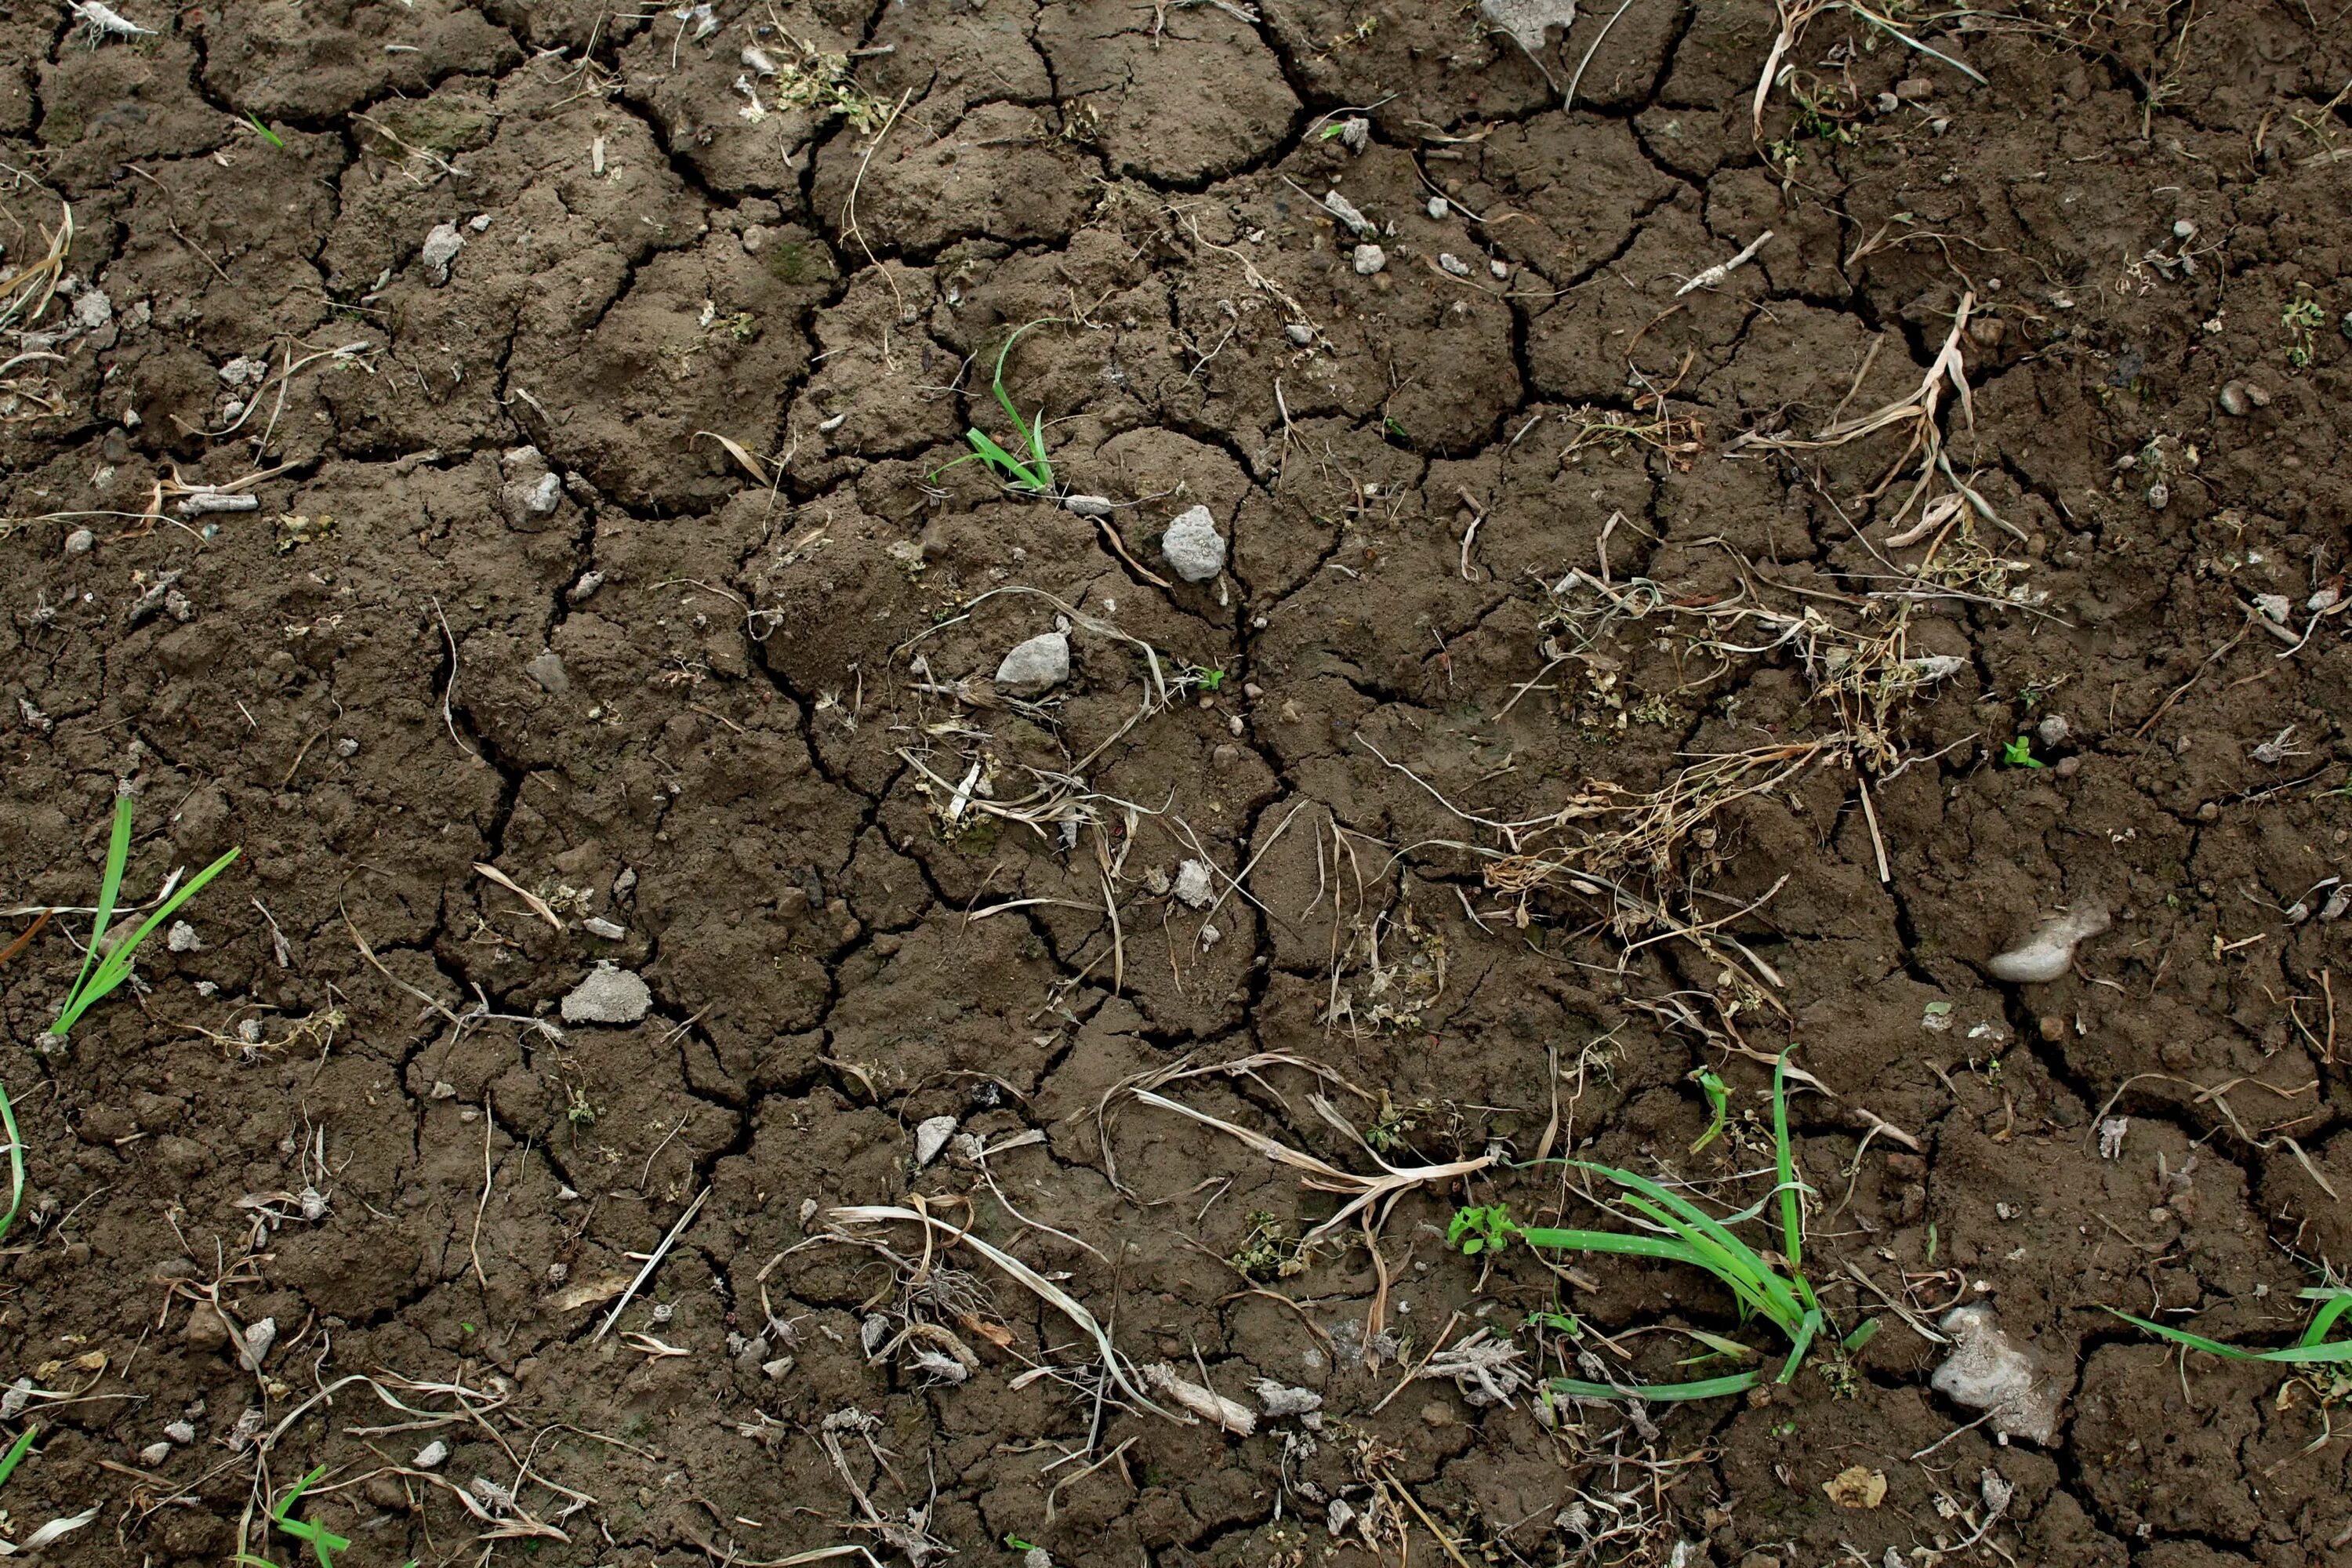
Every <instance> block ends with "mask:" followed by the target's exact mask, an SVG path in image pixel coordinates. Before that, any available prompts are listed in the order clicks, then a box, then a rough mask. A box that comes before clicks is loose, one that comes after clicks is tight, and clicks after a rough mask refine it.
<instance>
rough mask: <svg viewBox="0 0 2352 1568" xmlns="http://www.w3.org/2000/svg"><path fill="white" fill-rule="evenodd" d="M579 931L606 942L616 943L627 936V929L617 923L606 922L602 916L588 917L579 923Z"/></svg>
mask: <svg viewBox="0 0 2352 1568" xmlns="http://www.w3.org/2000/svg"><path fill="white" fill-rule="evenodd" d="M580 929H581V930H583V931H586V932H587V933H588V934H589V935H590V936H601V937H603V938H604V940H605V941H606V942H618V941H620V940H621V939H622V938H623V937H625V936H626V935H628V934H629V928H628V927H626V926H625V925H623V924H621V923H620V922H619V921H608V920H606V919H605V918H604V916H603V915H590V916H589V917H588V918H587V919H586V920H584V921H581V922H580Z"/></svg>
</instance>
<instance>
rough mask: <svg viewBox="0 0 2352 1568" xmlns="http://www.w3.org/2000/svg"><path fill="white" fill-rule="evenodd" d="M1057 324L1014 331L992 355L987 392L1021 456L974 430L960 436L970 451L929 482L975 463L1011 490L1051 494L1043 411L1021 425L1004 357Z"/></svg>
mask: <svg viewBox="0 0 2352 1568" xmlns="http://www.w3.org/2000/svg"><path fill="white" fill-rule="evenodd" d="M1059 320H1060V318H1059V317H1056V316H1047V317H1045V318H1043V319H1041V320H1038V321H1031V322H1028V323H1027V324H1025V325H1024V326H1021V327H1018V328H1016V329H1014V331H1013V335H1012V336H1011V337H1009V338H1007V339H1005V340H1004V346H1003V348H1001V349H999V350H997V351H996V376H995V379H994V381H993V382H992V384H991V386H990V390H991V391H992V392H994V393H995V394H996V401H997V403H998V404H999V405H1001V406H1002V407H1003V410H1004V412H1005V415H1006V416H1007V417H1009V418H1010V419H1011V420H1012V421H1013V431H1014V433H1015V434H1016V435H1018V436H1019V437H1020V438H1021V446H1022V448H1023V452H1024V456H1023V457H1021V458H1016V457H1014V456H1013V454H1012V453H1010V452H1008V451H1006V450H1005V449H1004V448H1003V447H1001V446H999V445H997V444H996V442H995V441H994V440H993V439H992V438H991V437H989V435H988V434H987V433H986V432H985V431H982V430H981V429H979V428H977V427H974V428H972V429H969V430H966V431H965V432H964V433H963V436H964V439H965V440H967V441H969V442H971V451H970V452H968V453H966V454H965V455H964V456H962V457H961V458H956V459H955V461H954V462H950V463H942V464H941V465H940V467H938V468H934V469H933V470H931V475H930V477H931V478H933V479H937V478H938V477H939V476H940V475H941V474H943V473H945V472H947V471H948V470H949V469H950V468H954V467H955V466H956V465H957V464H958V463H969V462H971V461H973V460H975V459H977V460H978V461H980V462H982V463H984V464H986V465H987V466H988V467H989V468H991V469H992V470H993V471H994V472H995V473H996V474H997V475H999V476H1000V477H1001V478H1002V479H1003V480H1004V482H1005V483H1006V484H1008V485H1010V486H1012V487H1013V489H1018V490H1026V491H1027V492H1028V493H1029V494H1031V495H1041V496H1042V495H1051V494H1052V493H1053V490H1054V465H1053V464H1052V463H1050V462H1048V461H1047V460H1046V458H1045V410H1044V409H1042V408H1040V409H1039V410H1038V411H1037V414H1036V417H1035V418H1034V419H1032V420H1030V421H1028V422H1027V423H1025V424H1024V422H1023V421H1022V418H1021V410H1020V409H1018V408H1016V407H1015V406H1013V397H1012V395H1011V394H1010V393H1008V392H1006V391H1005V390H1004V356H1005V355H1007V354H1009V353H1012V352H1013V344H1014V343H1017V342H1020V341H1021V339H1022V337H1023V335H1024V333H1027V332H1030V331H1034V330H1035V329H1037V328H1039V327H1044V326H1050V325H1052V324H1054V323H1055V321H1059Z"/></svg>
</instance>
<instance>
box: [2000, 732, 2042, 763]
mask: <svg viewBox="0 0 2352 1568" xmlns="http://www.w3.org/2000/svg"><path fill="white" fill-rule="evenodd" d="M2000 765H2001V766H2002V767H2005V768H2038V767H2040V766H2042V763H2041V762H2040V761H2039V760H2038V759H2036V758H2035V756H2034V755H2033V742H2032V741H2030V740H2028V739H2027V738H2026V737H2024V736H2023V735H2020V736H2019V737H2017V739H2015V740H2014V741H2003V742H2001V743H2000Z"/></svg>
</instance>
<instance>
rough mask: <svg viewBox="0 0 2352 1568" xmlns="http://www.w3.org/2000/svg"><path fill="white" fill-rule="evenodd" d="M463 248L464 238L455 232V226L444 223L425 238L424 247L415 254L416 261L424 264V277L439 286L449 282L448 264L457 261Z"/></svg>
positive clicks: (464, 244)
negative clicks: (458, 254)
mask: <svg viewBox="0 0 2352 1568" xmlns="http://www.w3.org/2000/svg"><path fill="white" fill-rule="evenodd" d="M465 248H466V237H465V236H464V235H462V234H460V233H458V232H457V225H456V224H454V223H445V224H441V225H439V226H436V228H435V229H434V230H433V232H432V233H431V234H428V235H426V236H425V243H424V245H423V246H422V247H419V248H418V250H417V252H416V259H417V260H418V261H419V262H421V263H423V264H424V267H425V273H426V275H427V276H428V277H430V278H431V279H433V281H434V283H435V284H436V285H439V284H443V283H446V282H447V281H449V264H450V263H451V262H453V261H455V260H457V253H458V252H459V251H461V250H463V249H465Z"/></svg>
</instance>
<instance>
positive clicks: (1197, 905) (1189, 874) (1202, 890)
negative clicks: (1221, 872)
mask: <svg viewBox="0 0 2352 1568" xmlns="http://www.w3.org/2000/svg"><path fill="white" fill-rule="evenodd" d="M1176 896H1177V898H1179V899H1181V900H1183V901H1184V902H1185V903H1187V904H1190V905H1191V906H1192V908H1194V909H1196V910H1202V909H1206V908H1208V907H1209V905H1210V904H1211V903H1212V902H1213V901H1214V900H1215V899H1216V896H1217V889H1216V886H1215V884H1214V883H1213V882H1212V881H1211V880H1210V879H1209V864H1208V862H1207V861H1205V860H1187V861H1185V862H1184V863H1183V864H1182V865H1181V866H1179V867H1177V868H1176Z"/></svg>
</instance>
